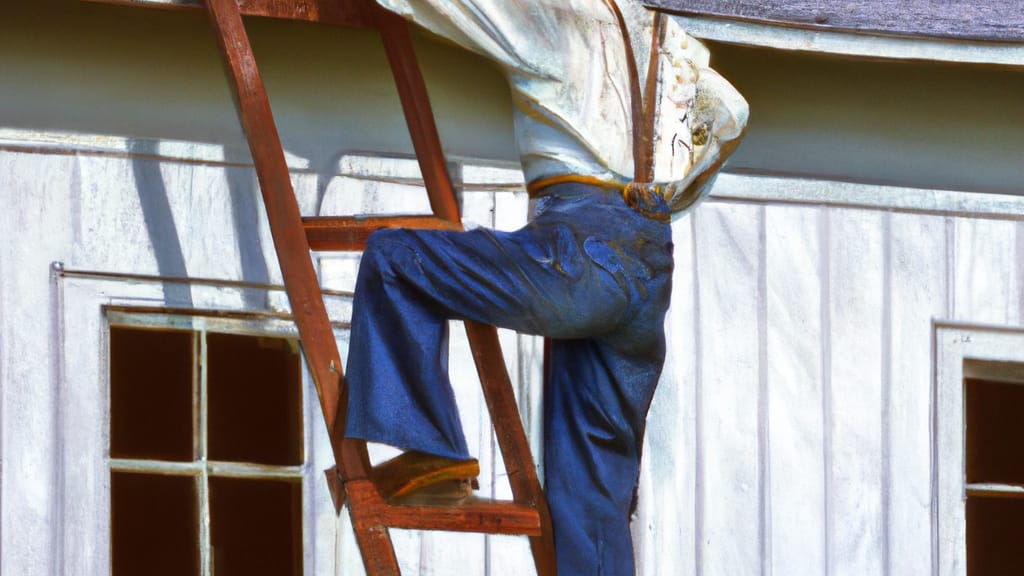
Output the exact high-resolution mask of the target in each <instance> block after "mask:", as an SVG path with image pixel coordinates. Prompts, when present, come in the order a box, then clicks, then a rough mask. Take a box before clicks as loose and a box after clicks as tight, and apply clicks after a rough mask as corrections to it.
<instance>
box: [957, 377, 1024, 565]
mask: <svg viewBox="0 0 1024 576" xmlns="http://www.w3.org/2000/svg"><path fill="white" fill-rule="evenodd" d="M964 395H965V399H964V408H965V417H966V427H967V430H966V436H965V438H966V478H967V574H968V576H986V575H989V574H992V575H996V574H1005V573H1007V571H1008V570H1011V567H1014V566H1016V567H1019V566H1022V565H1024V548H1022V547H1021V545H1020V544H1021V542H1022V541H1024V458H1021V447H1022V446H1024V418H1022V415H1024V384H1022V383H1020V382H1005V381H999V380H992V379H982V378H970V377H968V378H966V379H965V381H964Z"/></svg>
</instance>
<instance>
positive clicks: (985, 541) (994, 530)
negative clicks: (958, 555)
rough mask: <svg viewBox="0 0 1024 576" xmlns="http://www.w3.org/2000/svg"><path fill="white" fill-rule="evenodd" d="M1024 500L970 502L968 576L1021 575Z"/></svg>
mask: <svg viewBox="0 0 1024 576" xmlns="http://www.w3.org/2000/svg"><path fill="white" fill-rule="evenodd" d="M1022 542H1024V499H1012V498H989V497H975V496H971V497H969V498H968V499H967V575H968V576H1005V575H1007V574H1020V572H1021V567H1022V566H1024V546H1022V544H1021V543H1022Z"/></svg>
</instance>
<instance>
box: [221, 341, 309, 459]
mask: <svg viewBox="0 0 1024 576" xmlns="http://www.w3.org/2000/svg"><path fill="white" fill-rule="evenodd" d="M207 360H208V364H209V371H208V373H207V382H208V388H207V390H208V392H207V394H208V399H209V404H208V406H209V408H208V409H209V417H208V422H209V455H210V458H211V459H212V460H222V461H225V460H226V461H235V462H256V463H260V464H274V465H297V464H301V463H302V451H301V446H302V441H301V440H302V435H301V433H300V430H301V427H300V422H301V419H300V415H301V405H300V402H299V393H300V386H301V378H300V376H301V365H300V357H299V353H298V352H297V351H294V350H293V349H292V343H291V342H289V341H288V340H285V339H282V338H256V337H252V336H238V335H233V334H208V335H207Z"/></svg>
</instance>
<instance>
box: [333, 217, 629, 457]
mask: <svg viewBox="0 0 1024 576" xmlns="http://www.w3.org/2000/svg"><path fill="white" fill-rule="evenodd" d="M627 300H628V298H627V297H626V295H624V294H623V293H622V290H621V286H620V285H619V284H618V283H617V282H616V281H615V280H614V279H613V278H612V277H611V276H609V275H608V274H607V273H605V272H603V271H601V270H600V269H599V268H597V267H595V266H593V265H592V261H591V259H590V257H589V256H588V255H587V254H586V252H585V251H584V248H583V245H582V241H580V240H578V239H577V238H576V237H575V236H574V235H573V233H572V231H571V230H569V229H568V228H567V227H566V226H564V225H562V224H557V225H553V226H545V225H544V224H543V223H540V224H537V225H532V226H529V227H527V228H524V229H522V230H519V231H517V232H513V233H500V232H492V231H489V230H483V229H477V230H473V231H470V232H448V231H436V230H382V231H379V232H376V233H375V234H373V236H371V238H370V241H369V242H368V243H367V245H366V249H365V251H364V253H363V259H362V262H361V264H360V269H359V276H358V280H357V283H356V294H355V302H354V307H353V313H352V332H351V338H350V344H349V356H348V363H347V365H346V373H347V379H348V389H349V404H348V419H347V422H346V435H347V436H349V437H355V438H363V439H366V440H371V441H374V442H382V443H386V444H390V445H393V446H397V447H399V448H403V449H410V450H417V451H421V452H427V453H430V454H435V455H439V456H445V457H449V458H457V459H464V458H468V457H469V454H468V453H467V448H466V442H465V439H464V437H463V434H462V429H461V425H460V422H459V416H458V412H457V409H456V405H455V399H454V396H453V394H452V391H451V386H450V385H449V380H448V357H447V354H448V344H447V336H448V333H447V330H448V324H447V320H448V319H449V318H456V319H470V320H476V321H479V322H483V323H487V324H494V325H498V326H501V327H506V328H511V329H514V330H518V331H520V332H525V333H533V334H545V335H553V336H557V337H580V336H582V335H586V334H599V333H607V332H609V331H611V330H612V329H613V328H614V326H615V323H616V322H618V319H619V318H620V317H621V316H622V313H623V310H624V307H625V305H626V303H627Z"/></svg>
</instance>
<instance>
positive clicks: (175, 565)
mask: <svg viewBox="0 0 1024 576" xmlns="http://www.w3.org/2000/svg"><path fill="white" fill-rule="evenodd" d="M110 491H111V505H110V507H111V512H110V514H111V534H112V535H113V541H112V542H111V547H112V551H111V552H112V565H113V569H112V573H113V576H165V575H166V576H189V575H198V574H199V536H198V532H197V530H198V528H197V527H198V525H199V523H198V522H197V520H196V517H197V513H196V490H195V480H194V479H193V478H191V477H188V476H157V475H148V474H127V473H122V472H114V473H112V474H111V475H110Z"/></svg>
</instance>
